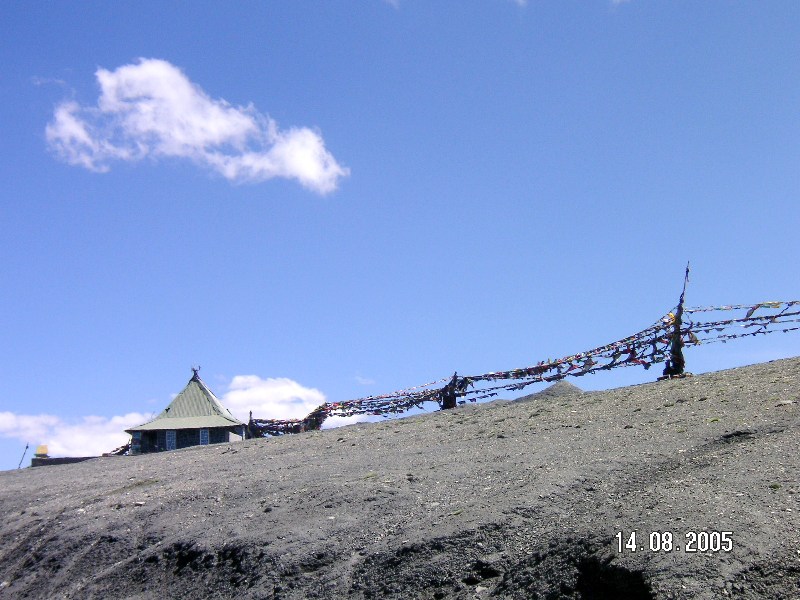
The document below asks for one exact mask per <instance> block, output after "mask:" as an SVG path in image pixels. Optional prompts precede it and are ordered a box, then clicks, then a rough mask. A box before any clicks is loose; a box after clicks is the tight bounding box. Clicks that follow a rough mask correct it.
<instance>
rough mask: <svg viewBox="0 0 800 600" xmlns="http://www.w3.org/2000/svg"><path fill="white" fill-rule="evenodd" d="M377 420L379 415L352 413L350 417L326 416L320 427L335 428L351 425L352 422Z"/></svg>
mask: <svg viewBox="0 0 800 600" xmlns="http://www.w3.org/2000/svg"><path fill="white" fill-rule="evenodd" d="M378 420H380V417H373V416H370V415H354V416H352V417H328V418H327V419H325V421H324V422H323V423H322V428H323V429H335V428H337V427H344V426H345V425H352V424H353V423H367V422H372V421H378Z"/></svg>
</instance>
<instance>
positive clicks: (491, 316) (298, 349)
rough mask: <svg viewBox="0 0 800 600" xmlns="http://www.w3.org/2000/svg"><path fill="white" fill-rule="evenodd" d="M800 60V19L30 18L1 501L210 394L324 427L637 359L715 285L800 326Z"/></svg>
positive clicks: (722, 363) (8, 70) (9, 147)
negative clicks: (795, 304) (23, 472)
mask: <svg viewBox="0 0 800 600" xmlns="http://www.w3.org/2000/svg"><path fill="white" fill-rule="evenodd" d="M799 55H800V5H798V4H797V3H794V2H755V1H751V2H747V1H745V2H736V3H723V2H703V3H697V2H681V1H675V0H670V1H667V0H663V1H659V0H630V1H628V2H613V1H611V0H593V1H589V2H564V1H561V0H558V1H557V0H548V1H545V0H541V1H535V0H530V1H528V2H515V1H512V0H473V1H470V2H460V1H458V2H457V1H455V0H453V1H441V2H422V1H418V0H416V1H415V0H396V1H394V2H386V1H382V0H358V1H349V2H348V1H335V2H333V1H332V2H306V1H303V0H294V1H292V2H236V3H216V2H193V3H166V4H165V3H161V2H158V3H156V2H136V3H107V2H84V3H81V4H80V6H76V5H75V4H73V3H67V2H62V3H44V2H41V3H31V2H13V1H9V2H5V3H4V5H3V10H2V14H1V15H0V64H2V65H3V68H2V78H0V111H2V112H0V120H2V125H3V126H2V132H3V135H2V137H0V151H1V152H2V161H0V180H2V186H1V187H0V231H2V260H1V261H0V280H1V281H2V295H0V311H1V314H2V316H0V338H1V339H2V344H1V345H0V469H9V468H16V466H17V463H18V462H19V459H20V458H21V456H22V452H23V449H24V447H25V443H26V442H29V443H30V444H31V445H32V447H33V446H35V445H37V444H40V443H48V444H49V446H50V448H51V452H52V453H54V454H56V453H62V454H81V453H89V454H92V453H97V452H101V451H103V450H110V449H111V448H113V447H114V445H116V442H117V441H118V440H120V439H123V441H124V435H122V434H121V430H122V429H124V427H125V426H130V425H132V424H136V423H134V422H133V421H137V420H140V419H143V418H144V417H145V416H147V415H148V414H150V413H152V412H158V411H160V410H161V409H162V408H163V407H164V406H165V405H166V404H167V403H168V402H169V401H170V399H171V397H172V395H174V394H176V393H177V392H179V391H180V390H181V389H182V388H183V386H184V385H185V384H186V383H187V381H188V380H189V378H190V376H191V371H190V367H191V366H193V365H201V367H202V370H201V376H202V377H203V379H204V380H205V381H206V382H207V383H208V385H209V386H210V387H211V388H212V389H213V390H214V391H215V392H216V393H217V395H218V396H220V397H221V398H223V401H227V404H228V405H229V407H231V408H232V409H235V410H238V411H240V413H241V411H245V410H247V409H249V408H253V407H255V408H256V412H259V411H260V414H257V415H256V416H265V417H267V416H278V415H285V416H303V415H304V414H305V413H306V412H308V411H307V410H306V409H307V407H308V406H311V405H314V404H315V403H318V402H319V401H320V400H324V399H327V400H330V401H340V400H346V399H349V398H355V397H359V396H364V395H369V394H378V393H383V392H387V391H391V390H394V389H398V388H403V387H408V386H412V385H417V384H421V383H425V382H428V381H431V380H435V379H440V378H442V377H446V376H448V375H450V374H452V372H453V371H455V370H458V371H459V373H462V374H470V373H484V372H487V371H493V370H501V369H510V368H515V367H521V366H526V365H530V364H533V363H535V362H538V361H539V360H542V359H545V358H549V357H557V356H563V355H567V354H572V353H574V352H579V351H582V350H586V349H589V348H592V347H595V346H598V345H601V344H603V343H606V342H610V341H613V340H616V339H619V338H621V337H624V336H625V335H628V334H630V333H633V332H635V331H638V330H640V329H642V328H644V327H646V326H647V325H649V324H651V323H652V322H653V321H655V320H656V319H657V318H659V317H660V316H661V315H662V314H663V313H664V312H666V311H667V310H669V308H671V307H672V306H674V304H675V303H676V302H677V296H678V294H679V292H680V285H681V283H682V276H683V269H684V266H685V264H686V261H687V260H691V261H692V280H691V283H690V287H689V292H688V297H687V303H688V304H689V305H695V306H697V305H707V304H724V303H749V302H757V301H762V300H773V299H775V300H789V299H795V298H798V297H800V291H798V288H797V279H796V272H795V270H796V269H795V265H796V262H797V258H798V244H799V243H800V242H798V235H797V230H798V225H800V218H799V217H800V209H799V208H798V202H797V199H798V192H800V170H799V169H798V166H800V145H799V144H798V139H800V61H798V60H797V58H798V56H799ZM797 354H800V336H798V335H796V334H786V335H782V334H776V335H773V336H769V337H767V338H763V339H758V340H747V341H740V342H737V343H735V344H727V345H721V344H717V345H713V346H707V347H699V348H693V349H691V350H689V351H688V352H687V361H688V368H689V370H692V371H694V372H704V371H709V370H715V369H720V368H727V367H733V366H738V365H742V364H749V363H753V362H760V361H763V360H770V359H773V358H780V357H788V356H795V355H797ZM653 378H654V373H653V372H652V371H651V372H645V371H643V370H641V369H622V370H618V371H615V372H609V373H607V374H602V375H595V376H592V377H587V378H582V379H576V380H573V382H574V383H576V384H577V385H579V386H581V387H584V388H586V389H600V388H608V387H615V386H619V385H628V384H632V383H639V382H643V381H651V380H652V379H653ZM531 391H535V388H534V389H532V390H531ZM231 404H232V405H233V406H231ZM292 411H294V413H292ZM297 413H301V414H297ZM29 456H30V455H29ZM26 462H27V458H26Z"/></svg>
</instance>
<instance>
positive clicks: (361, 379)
mask: <svg viewBox="0 0 800 600" xmlns="http://www.w3.org/2000/svg"><path fill="white" fill-rule="evenodd" d="M354 379H355V380H356V383H357V384H359V385H374V384H375V380H374V379H370V378H369V377H362V376H361V375H356V376H355V377H354Z"/></svg>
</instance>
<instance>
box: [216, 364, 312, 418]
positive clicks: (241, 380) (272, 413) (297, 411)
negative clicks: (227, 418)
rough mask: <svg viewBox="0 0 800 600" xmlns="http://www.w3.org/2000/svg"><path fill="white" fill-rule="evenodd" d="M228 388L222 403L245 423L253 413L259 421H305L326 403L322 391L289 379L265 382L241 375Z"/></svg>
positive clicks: (269, 379)
mask: <svg viewBox="0 0 800 600" xmlns="http://www.w3.org/2000/svg"><path fill="white" fill-rule="evenodd" d="M228 388H229V389H228V392H227V393H226V394H225V395H224V396H223V397H222V398H220V400H221V401H222V404H223V405H224V406H225V407H226V408H227V409H228V410H230V411H231V412H232V413H233V414H234V416H236V417H237V418H238V419H240V420H242V421H245V422H246V421H247V419H248V418H249V414H250V412H251V411H252V413H253V417H254V418H256V419H302V418H303V417H305V416H306V415H308V413H310V412H311V411H312V410H314V409H315V408H317V407H318V406H319V405H320V404H323V403H324V402H325V394H323V393H322V392H321V391H319V390H318V389H315V388H307V387H304V386H302V385H300V384H299V383H297V382H296V381H293V380H291V379H288V378H285V377H276V378H267V379H261V378H260V377H258V376H257V375H237V376H235V377H234V378H233V380H231V383H230V385H229V386H228Z"/></svg>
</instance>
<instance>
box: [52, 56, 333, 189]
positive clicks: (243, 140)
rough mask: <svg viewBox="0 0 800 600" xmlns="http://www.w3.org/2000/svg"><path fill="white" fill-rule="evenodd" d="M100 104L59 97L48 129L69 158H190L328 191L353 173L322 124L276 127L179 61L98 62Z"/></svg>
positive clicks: (104, 163) (252, 178)
mask: <svg viewBox="0 0 800 600" xmlns="http://www.w3.org/2000/svg"><path fill="white" fill-rule="evenodd" d="M95 75H96V77H97V81H98V83H99V85H100V96H99V98H98V101H97V105H96V106H81V105H80V104H78V103H77V102H74V101H65V102H62V103H61V104H59V105H58V106H57V107H56V109H55V112H54V115H53V120H52V121H51V122H50V123H49V124H48V125H47V127H46V129H45V135H46V138H47V141H48V144H49V146H50V148H51V149H52V150H53V151H54V152H55V153H56V154H57V155H58V156H59V157H60V158H61V159H62V160H64V161H66V162H67V163H69V164H72V165H76V166H81V167H84V168H86V169H89V170H92V171H96V172H104V171H108V170H109V168H110V164H111V163H112V162H113V161H137V160H141V159H144V158H148V157H149V158H152V159H159V158H184V159H188V160H191V161H193V162H194V163H196V164H199V165H202V166H204V167H207V168H210V169H212V170H214V171H216V172H217V173H219V174H221V175H222V176H223V177H225V178H226V179H228V180H230V181H234V182H260V181H265V180H267V179H272V178H274V177H282V178H288V179H295V180H297V181H299V182H300V183H301V184H302V185H303V186H305V187H307V188H309V189H311V190H314V191H316V192H319V193H321V194H326V193H328V192H332V191H333V190H335V189H336V188H337V186H338V183H339V181H340V179H341V178H343V177H346V176H347V175H349V169H347V168H346V167H342V166H341V165H340V164H339V163H338V162H337V161H336V159H335V158H334V157H333V155H332V154H331V153H330V152H329V151H328V150H327V149H326V148H325V142H324V140H323V139H322V136H321V135H320V133H319V132H318V131H315V130H312V129H309V128H307V127H292V128H289V129H287V130H281V129H279V128H278V124H277V123H276V122H275V121H274V120H273V119H271V118H270V117H268V116H266V115H263V114H261V113H259V112H258V111H257V110H256V109H255V108H254V107H253V106H252V105H249V106H244V107H242V106H232V105H230V104H229V103H228V102H226V101H225V100H222V99H217V100H215V99H213V98H210V97H209V96H208V95H207V94H206V93H205V92H204V91H203V90H202V89H201V88H200V87H199V86H197V85H196V84H194V83H193V82H192V81H190V80H189V78H188V77H186V75H184V73H183V72H182V71H181V70H180V69H178V68H177V67H176V66H174V65H172V64H170V63H169V62H167V61H164V60H158V59H140V60H139V62H138V63H136V64H129V65H124V66H122V67H119V68H117V69H116V70H114V71H109V70H107V69H98V70H97V72H96V73H95Z"/></svg>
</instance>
